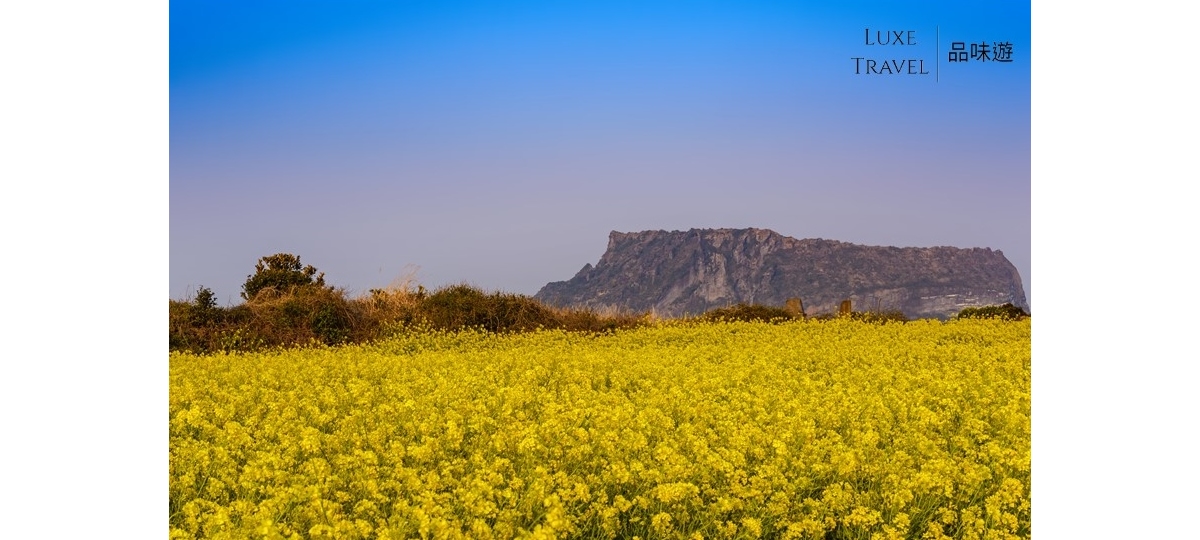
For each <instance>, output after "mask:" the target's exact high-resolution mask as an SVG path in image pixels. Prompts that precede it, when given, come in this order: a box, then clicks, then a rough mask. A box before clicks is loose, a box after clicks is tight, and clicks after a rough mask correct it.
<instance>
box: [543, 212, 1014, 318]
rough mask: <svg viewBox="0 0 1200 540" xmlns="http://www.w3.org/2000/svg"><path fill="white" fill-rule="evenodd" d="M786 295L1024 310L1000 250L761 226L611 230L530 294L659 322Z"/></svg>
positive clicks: (938, 309) (932, 308)
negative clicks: (568, 269)
mask: <svg viewBox="0 0 1200 540" xmlns="http://www.w3.org/2000/svg"><path fill="white" fill-rule="evenodd" d="M791 297H798V298H800V299H801V300H802V301H803V304H804V311H805V313H806V314H808V315H816V314H821V313H831V312H835V311H837V309H838V306H839V304H840V303H841V301H843V300H847V299H849V300H851V302H852V303H853V309H854V310H855V311H865V310H871V309H874V310H897V309H898V310H901V311H903V312H904V314H905V315H907V316H908V317H910V318H939V319H946V318H948V317H951V316H953V315H954V314H956V313H958V312H959V311H960V310H961V309H962V308H964V307H967V306H982V305H992V304H1003V303H1006V302H1012V303H1013V304H1014V305H1016V306H1019V307H1021V308H1023V309H1025V310H1028V309H1029V304H1028V302H1027V301H1026V299H1025V291H1024V289H1023V288H1022V287H1021V277H1020V276H1019V275H1018V274H1017V269H1016V268H1015V267H1014V266H1013V265H1012V263H1010V262H1009V261H1008V259H1006V258H1005V257H1004V254H1003V253H1001V252H1000V251H993V250H991V249H986V248H970V249H961V248H954V247H929V248H913V247H908V248H899V247H876V246H860V245H856V244H848V243H845V242H838V241H834V240H822V239H804V240H797V239H795V238H791V237H787V236H783V235H780V234H778V233H776V232H774V231H770V230H766V229H692V230H689V231H686V232H681V231H670V232H668V231H642V232H632V233H621V232H616V231H613V232H612V233H610V234H609V236H608V250H607V251H605V252H604V255H602V256H601V257H600V261H599V262H598V263H596V265H595V266H592V265H591V264H587V265H585V266H584V267H583V269H582V270H580V271H579V273H578V274H576V275H575V277H573V278H571V279H570V280H568V281H556V282H553V283H549V284H547V285H546V286H545V287H542V289H541V290H540V291H538V293H537V295H536V298H537V299H538V300H541V301H542V302H545V303H547V304H549V305H555V306H576V307H586V308H591V309H595V310H600V311H606V310H619V311H633V312H646V311H653V312H654V313H656V314H658V315H659V316H663V317H678V316H682V315H688V314H699V313H703V312H705V311H708V310H710V309H714V308H718V307H724V306H728V305H732V304H736V303H740V302H745V303H751V304H763V305H768V306H779V307H782V306H783V305H784V303H785V302H786V301H787V299H788V298H791Z"/></svg>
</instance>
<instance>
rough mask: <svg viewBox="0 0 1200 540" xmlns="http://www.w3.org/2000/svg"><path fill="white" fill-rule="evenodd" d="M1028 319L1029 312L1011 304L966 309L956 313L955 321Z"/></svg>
mask: <svg viewBox="0 0 1200 540" xmlns="http://www.w3.org/2000/svg"><path fill="white" fill-rule="evenodd" d="M1028 317H1029V312H1027V311H1025V310H1024V309H1021V308H1019V307H1017V306H1014V305H1012V302H1009V303H1006V304H1002V305H999V306H980V307H967V308H963V309H962V311H959V312H958V316H957V317H955V318H957V319H1000V320H1005V321H1019V320H1022V319H1025V318H1028Z"/></svg>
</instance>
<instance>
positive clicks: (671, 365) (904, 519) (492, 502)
mask: <svg viewBox="0 0 1200 540" xmlns="http://www.w3.org/2000/svg"><path fill="white" fill-rule="evenodd" d="M170 384H171V389H170V535H171V537H172V538H293V537H296V538H638V537H640V538H644V539H649V538H838V539H842V538H845V539H865V540H877V539H899V538H929V539H941V538H968V539H974V538H980V539H992V538H1028V537H1030V322H1029V320H1025V321H1022V322H1001V321H985V320H969V321H952V322H947V323H939V322H936V321H916V322H909V323H906V324H868V323H862V322H855V321H849V320H833V321H823V322H822V321H795V322H789V323H785V324H776V325H772V324H764V323H664V324H661V325H658V326H655V327H648V328H642V329H637V330H630V331H622V332H618V333H615V334H612V335H603V336H589V335H583V334H572V333H566V332H559V331H542V332H533V333H527V334H513V335H495V334H485V333H476V332H464V333H457V334H448V333H433V332H421V333H410V334H406V335H401V336H398V337H395V338H393V339H390V340H387V341H384V342H381V343H377V344H374V345H367V346H348V347H342V348H315V349H301V350H292V351H280V352H272V353H262V354H234V355H213V356H195V355H190V354H179V353H172V354H171V356H170Z"/></svg>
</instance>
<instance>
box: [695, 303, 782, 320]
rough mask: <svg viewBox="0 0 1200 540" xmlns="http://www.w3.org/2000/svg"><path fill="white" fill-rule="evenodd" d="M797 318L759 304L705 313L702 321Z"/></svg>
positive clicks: (734, 306)
mask: <svg viewBox="0 0 1200 540" xmlns="http://www.w3.org/2000/svg"><path fill="white" fill-rule="evenodd" d="M795 318H796V317H795V316H794V315H793V314H792V313H791V312H789V311H788V310H786V309H784V308H777V307H770V306H763V305H758V304H736V305H733V306H729V307H723V308H718V309H714V310H711V311H707V312H705V313H704V314H703V315H701V316H700V319H702V320H707V321H747V322H748V321H766V322H781V321H790V320H792V319H795Z"/></svg>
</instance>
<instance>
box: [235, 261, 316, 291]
mask: <svg viewBox="0 0 1200 540" xmlns="http://www.w3.org/2000/svg"><path fill="white" fill-rule="evenodd" d="M304 286H316V287H324V286H325V273H324V272H322V273H319V274H318V273H317V269H316V268H314V267H313V266H312V265H311V264H310V265H308V266H304V265H302V264H301V263H300V257H298V256H296V255H292V254H291V253H276V254H274V255H269V256H267V257H262V258H260V259H259V260H258V264H256V265H255V266H254V274H252V275H249V276H246V282H245V283H244V284H242V298H244V299H246V300H253V299H254V297H255V296H257V295H258V293H260V292H262V291H263V290H266V289H273V290H274V291H276V292H277V293H282V294H286V293H289V292H291V291H292V290H293V289H295V288H297V287H304Z"/></svg>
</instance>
